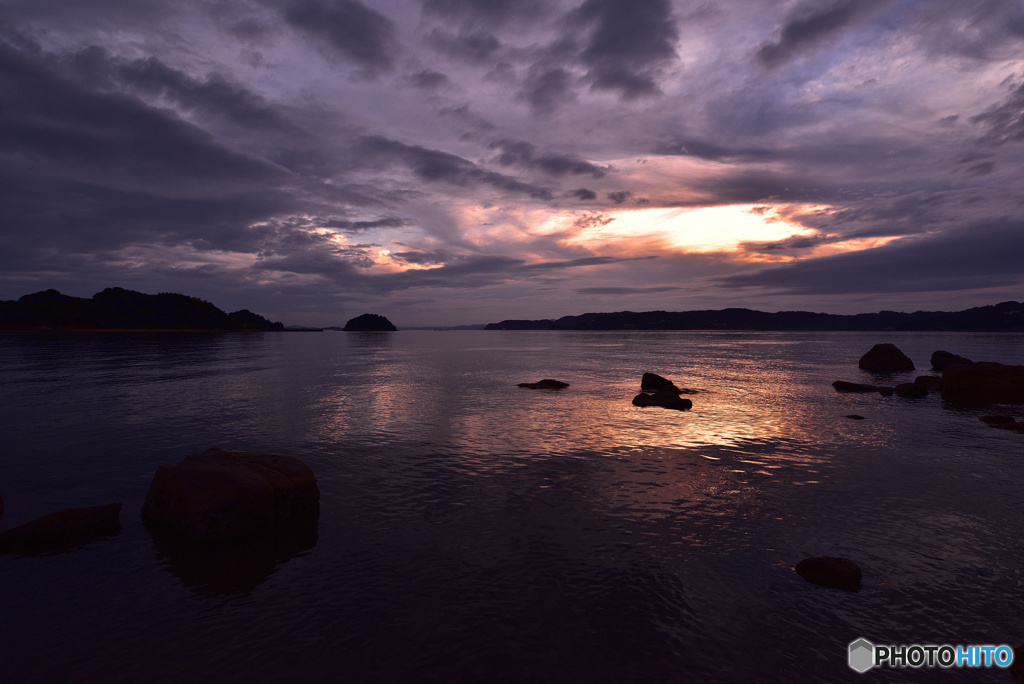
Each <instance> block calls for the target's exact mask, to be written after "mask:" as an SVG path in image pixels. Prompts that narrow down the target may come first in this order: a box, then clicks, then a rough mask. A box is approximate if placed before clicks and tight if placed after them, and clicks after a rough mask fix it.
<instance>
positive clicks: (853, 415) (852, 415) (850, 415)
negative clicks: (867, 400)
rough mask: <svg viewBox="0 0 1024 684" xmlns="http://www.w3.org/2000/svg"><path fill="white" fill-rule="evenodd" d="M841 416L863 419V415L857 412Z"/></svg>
mask: <svg viewBox="0 0 1024 684" xmlns="http://www.w3.org/2000/svg"><path fill="white" fill-rule="evenodd" d="M843 418H849V419H850V420H864V416H862V415H859V414H857V413H850V414H848V415H845V416H843Z"/></svg>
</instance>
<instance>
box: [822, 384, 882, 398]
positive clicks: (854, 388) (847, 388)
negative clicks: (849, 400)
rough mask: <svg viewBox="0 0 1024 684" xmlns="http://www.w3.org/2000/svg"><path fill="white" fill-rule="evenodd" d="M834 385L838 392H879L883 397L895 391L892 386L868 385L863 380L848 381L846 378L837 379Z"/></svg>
mask: <svg viewBox="0 0 1024 684" xmlns="http://www.w3.org/2000/svg"><path fill="white" fill-rule="evenodd" d="M832 386H833V387H835V388H836V392H861V393H868V392H878V393H879V394H881V395H882V396H883V397H891V396H892V392H893V389H892V387H883V386H880V385H868V384H865V383H861V382H846V381H845V380H836V381H835V382H833V383H832Z"/></svg>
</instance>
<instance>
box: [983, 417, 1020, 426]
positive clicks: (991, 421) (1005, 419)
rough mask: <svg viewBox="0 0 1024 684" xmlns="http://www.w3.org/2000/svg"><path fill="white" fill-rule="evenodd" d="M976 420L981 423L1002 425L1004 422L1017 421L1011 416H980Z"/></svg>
mask: <svg viewBox="0 0 1024 684" xmlns="http://www.w3.org/2000/svg"><path fill="white" fill-rule="evenodd" d="M978 420H980V421H981V422H982V423H987V424H989V425H1003V424H1006V423H1015V422H1017V421H1016V420H1014V418H1013V416H982V417H981V418H979V419H978Z"/></svg>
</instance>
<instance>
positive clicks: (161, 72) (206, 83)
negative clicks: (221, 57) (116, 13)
mask: <svg viewBox="0 0 1024 684" xmlns="http://www.w3.org/2000/svg"><path fill="white" fill-rule="evenodd" d="M66 61H67V63H68V67H69V68H70V69H71V71H72V73H73V74H74V75H75V77H76V80H77V81H78V82H79V83H88V84H90V85H93V86H95V87H98V88H103V89H120V90H124V91H127V92H130V93H133V94H137V95H140V96H143V97H147V98H165V99H166V100H169V101H171V102H174V103H175V104H176V105H178V107H179V108H181V109H182V110H184V111H194V112H198V113H200V114H201V115H203V116H205V117H208V118H217V119H223V120H226V121H228V122H230V123H231V124H233V125H236V126H245V127H247V128H255V129H262V130H264V131H283V132H287V133H290V134H300V133H302V134H304V132H303V131H301V129H299V128H298V127H297V126H295V125H294V124H293V123H291V122H290V121H288V119H287V118H286V117H285V116H283V115H282V114H281V113H279V112H278V111H277V110H275V109H274V108H273V107H272V106H271V105H269V104H268V103H267V102H266V100H265V99H264V98H262V97H260V96H259V95H256V94H255V93H253V92H252V91H251V90H248V89H246V88H245V87H243V86H241V85H239V84H237V83H231V82H229V81H228V80H227V79H225V78H224V77H223V76H221V75H220V74H217V73H211V74H209V75H208V76H207V77H206V79H205V80H200V79H196V78H193V77H192V76H189V75H188V74H186V73H184V72H183V71H180V70H178V69H174V68H172V67H170V66H168V65H167V64H165V63H164V62H162V61H160V60H159V59H157V58H156V57H147V58H145V59H134V60H128V59H123V58H117V57H114V56H112V55H111V54H110V53H109V52H108V51H107V50H105V49H104V48H102V47H97V46H93V47H90V48H87V49H85V50H82V51H80V52H77V53H75V54H73V55H71V56H70V57H68V58H66Z"/></svg>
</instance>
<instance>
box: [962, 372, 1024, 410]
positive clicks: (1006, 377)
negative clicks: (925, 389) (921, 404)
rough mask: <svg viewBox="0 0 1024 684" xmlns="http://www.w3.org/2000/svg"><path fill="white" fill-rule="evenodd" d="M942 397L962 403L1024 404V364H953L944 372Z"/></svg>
mask: <svg viewBox="0 0 1024 684" xmlns="http://www.w3.org/2000/svg"><path fill="white" fill-rule="evenodd" d="M942 398H943V399H945V400H946V401H949V402H950V403H953V404H959V405H962V406H988V405H990V404H1019V403H1024V366H1007V365H1004V364H1001V363H987V362H983V361H981V362H978V363H952V364H949V365H948V366H946V367H945V369H944V370H943V372H942Z"/></svg>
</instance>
